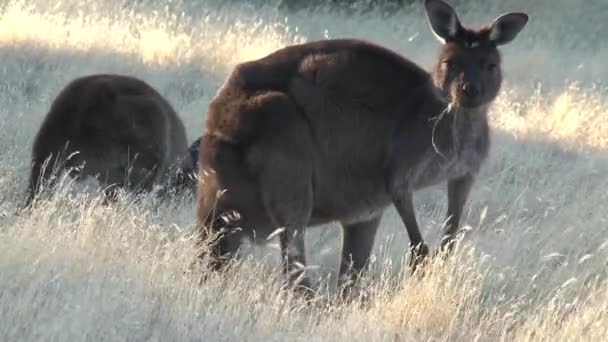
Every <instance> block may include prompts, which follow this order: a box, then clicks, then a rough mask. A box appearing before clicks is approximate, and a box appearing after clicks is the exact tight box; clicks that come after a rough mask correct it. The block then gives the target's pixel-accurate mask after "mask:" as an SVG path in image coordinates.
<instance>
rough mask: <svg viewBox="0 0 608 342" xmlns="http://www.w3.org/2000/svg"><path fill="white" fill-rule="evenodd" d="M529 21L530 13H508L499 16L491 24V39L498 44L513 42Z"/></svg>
mask: <svg viewBox="0 0 608 342" xmlns="http://www.w3.org/2000/svg"><path fill="white" fill-rule="evenodd" d="M527 22H528V15H527V14H525V13H507V14H503V15H501V16H499V17H498V18H496V19H495V20H494V22H493V23H492V26H490V41H491V42H493V43H494V44H495V45H496V46H498V45H504V44H507V43H509V42H511V41H512V40H513V39H515V37H516V36H517V34H518V33H519V32H520V31H521V30H522V29H523V28H524V26H526V23H527Z"/></svg>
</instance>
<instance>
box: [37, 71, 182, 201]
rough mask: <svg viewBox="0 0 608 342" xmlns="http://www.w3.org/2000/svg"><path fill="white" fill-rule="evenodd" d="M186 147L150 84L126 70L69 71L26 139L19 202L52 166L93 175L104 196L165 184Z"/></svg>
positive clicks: (175, 120) (46, 177)
mask: <svg viewBox="0 0 608 342" xmlns="http://www.w3.org/2000/svg"><path fill="white" fill-rule="evenodd" d="M186 152H187V140H186V132H185V128H184V125H183V123H182V121H181V120H180V118H179V117H178V116H177V114H176V113H175V111H174V109H173V108H172V106H171V105H170V104H169V102H168V101H167V100H166V99H164V98H163V97H162V96H161V95H160V94H159V93H158V92H157V91H156V90H155V89H153V88H152V87H151V86H150V85H148V84H147V83H145V82H144V81H142V80H140V79H137V78H135V77H131V76H126V75H114V74H93V75H88V76H83V77H79V78H76V79H74V80H72V81H71V82H70V83H68V84H67V85H66V86H65V87H64V88H63V89H62V90H61V92H60V93H59V94H58V96H57V97H56V98H55V99H54V100H53V102H52V104H51V106H50V110H49V112H48V113H47V115H46V117H45V118H44V120H43V122H42V124H41V126H40V129H39V131H38V133H37V135H36V137H35V139H34V144H33V147H32V163H31V172H30V178H29V184H28V189H27V197H26V201H25V206H29V205H30V204H31V202H32V200H33V199H34V197H35V195H36V194H37V193H38V192H39V191H40V190H41V184H42V183H43V182H46V181H51V182H52V179H51V174H52V171H53V170H52V166H53V165H56V166H57V165H58V166H59V171H68V170H69V171H68V172H69V175H70V176H73V177H75V178H76V179H77V180H80V181H83V182H84V181H87V179H91V177H93V178H94V179H95V180H97V181H98V183H99V184H100V185H102V186H103V187H104V188H106V189H105V193H106V194H107V195H109V196H108V198H111V197H112V196H111V195H112V194H113V191H114V190H116V189H117V188H118V187H121V188H125V189H130V190H146V191H149V190H152V188H153V186H154V185H162V184H168V183H169V182H168V180H169V178H170V177H171V176H172V174H173V172H174V171H175V170H176V168H177V165H178V163H179V160H180V159H183V158H184V157H185V154H186ZM68 157H69V158H68ZM79 168H80V169H79Z"/></svg>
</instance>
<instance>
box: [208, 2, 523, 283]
mask: <svg viewBox="0 0 608 342" xmlns="http://www.w3.org/2000/svg"><path fill="white" fill-rule="evenodd" d="M424 5H425V8H426V13H427V16H428V20H429V23H430V28H431V29H432V31H433V32H434V33H435V35H436V36H437V37H438V38H439V40H440V41H441V42H442V46H441V49H440V51H439V57H438V62H437V64H436V66H435V67H434V70H433V72H432V74H429V73H428V72H427V71H425V70H423V69H422V68H420V67H419V66H417V65H416V64H414V63H413V62H411V61H409V60H408V59H405V58H404V57H402V56H400V55H398V54H397V53H395V52H392V51H390V50H388V49H386V48H383V47H381V46H378V45H375V44H373V43H371V42H366V41H361V40H355V39H335V40H322V41H316V42H309V43H305V44H301V45H294V46H290V47H286V48H283V49H280V50H278V51H276V52H274V53H272V54H270V55H268V56H266V57H263V58H261V59H258V60H255V61H250V62H247V63H243V64H240V65H237V66H236V68H235V69H234V70H233V71H232V73H231V74H230V75H229V77H228V79H227V80H226V82H225V83H224V85H223V86H222V88H221V89H220V90H219V92H218V94H217V96H216V97H215V98H214V99H213V101H212V102H211V104H210V107H209V111H208V114H207V119H206V127H205V131H204V134H203V136H202V139H201V146H200V156H199V158H200V161H201V167H200V171H199V177H200V182H199V186H198V213H197V215H198V222H199V227H200V238H201V239H205V238H208V237H209V236H210V235H209V234H211V233H213V236H216V235H215V233H217V232H218V231H220V229H222V228H224V229H223V230H222V231H224V233H222V234H219V237H218V238H217V239H218V240H216V241H214V243H213V244H212V247H211V253H210V254H211V256H212V259H211V260H215V261H214V262H212V264H213V265H215V266H216V267H218V268H219V267H221V266H222V265H223V264H224V263H223V262H222V261H221V260H222V259H224V258H222V257H223V256H225V255H230V254H233V253H234V252H235V251H236V250H237V248H238V246H239V242H240V239H241V238H242V237H247V238H251V239H255V238H256V237H257V238H262V239H263V238H265V237H267V236H268V235H270V234H272V233H273V232H274V231H275V230H276V229H278V228H280V230H278V232H280V233H279V236H280V247H281V257H282V260H283V270H284V272H285V273H286V274H288V275H289V276H288V279H289V280H290V282H292V283H295V284H298V283H299V285H301V286H304V287H308V286H309V280H308V278H307V277H306V276H305V275H303V267H302V266H304V265H306V260H305V256H304V255H305V254H304V231H305V229H306V227H308V226H313V225H319V224H323V223H328V222H332V221H339V222H340V223H341V225H342V227H343V246H342V261H341V266H340V275H341V279H342V281H345V282H346V283H345V285H346V286H345V290H349V289H351V288H352V284H353V283H354V281H355V280H357V279H358V278H357V277H356V275H358V273H359V271H361V270H362V269H363V267H364V266H365V265H366V263H367V260H368V258H369V255H370V251H371V249H372V245H373V243H374V237H375V234H376V230H377V228H378V226H379V223H380V220H381V217H382V214H383V212H384V210H385V209H386V208H387V207H388V206H389V205H391V204H393V205H394V206H395V207H396V209H397V211H398V213H399V215H400V217H401V219H402V221H403V223H404V225H405V228H406V230H407V233H408V235H409V238H410V242H411V245H412V252H413V253H414V258H413V260H416V261H414V263H413V265H412V266H413V267H415V266H416V264H417V262H419V260H421V258H420V257H424V256H426V255H427V254H428V247H427V246H426V244H425V243H424V240H423V238H422V236H421V234H420V230H419V227H418V223H417V220H416V215H415V212H414V204H413V193H414V192H415V191H416V190H418V189H422V188H425V187H428V186H431V185H435V184H438V183H440V182H443V181H447V198H448V210H447V217H448V219H447V230H446V232H445V239H444V240H443V242H442V247H444V248H445V247H448V249H449V247H450V246H451V241H452V240H453V238H454V237H455V234H456V232H457V230H458V226H459V221H460V219H461V215H462V211H463V206H464V204H465V201H466V200H467V197H468V194H469V191H470V189H471V186H472V184H473V181H474V179H475V176H476V174H477V173H478V171H479V169H480V167H481V165H482V163H483V161H484V159H485V158H486V156H487V153H488V146H489V126H488V120H487V112H488V107H489V106H490V104H491V103H492V102H493V100H494V99H495V98H496V96H497V94H498V93H499V90H500V87H501V82H502V75H501V58H500V53H499V51H498V50H497V46H499V45H504V44H507V43H509V42H511V41H512V40H513V39H514V38H515V37H516V36H517V34H518V33H519V32H520V30H521V29H522V28H523V27H524V26H525V24H526V23H527V21H528V16H527V15H526V14H524V13H509V14H504V15H501V16H499V17H498V18H496V19H495V20H494V21H493V22H492V23H491V24H490V25H488V26H486V27H483V28H481V29H479V30H472V29H468V28H465V27H463V26H462V25H461V23H460V21H459V19H458V17H457V15H456V13H455V12H454V10H453V9H452V7H450V6H449V5H448V4H446V3H444V2H442V1H440V0H426V1H425V2H424ZM234 212H236V213H238V215H234V214H231V215H224V214H228V213H234ZM220 218H222V219H220ZM226 222H228V224H226ZM222 226H224V227H222ZM236 227H238V228H240V229H231V228H236ZM273 235H274V234H273ZM349 284H350V285H349Z"/></svg>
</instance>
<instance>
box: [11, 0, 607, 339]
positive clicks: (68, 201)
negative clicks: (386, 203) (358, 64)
mask: <svg viewBox="0 0 608 342" xmlns="http://www.w3.org/2000/svg"><path fill="white" fill-rule="evenodd" d="M464 2H465V1H460V2H459V3H463V4H460V5H459V6H457V7H456V9H457V11H458V13H459V15H460V18H461V20H462V21H463V23H464V24H465V25H467V24H468V25H477V24H481V23H484V22H488V21H490V20H492V19H493V18H494V17H496V16H497V15H499V14H500V13H502V12H504V11H525V12H527V13H528V14H529V15H530V22H529V23H528V26H527V27H526V28H525V29H524V30H523V31H522V33H521V34H520V35H519V36H518V37H517V38H516V40H515V41H514V42H513V43H511V44H510V45H507V46H505V47H504V48H503V49H502V52H503V63H504V78H505V82H504V85H503V90H502V92H501V94H500V97H499V99H498V100H497V102H496V103H495V104H494V106H493V107H492V110H491V114H490V116H491V125H492V130H493V131H492V149H491V153H490V157H489V160H488V162H487V163H486V164H485V166H484V168H483V171H482V175H481V177H480V178H479V179H478V181H477V183H476V186H475V188H474V190H473V193H472V196H471V198H470V201H469V204H468V206H467V209H466V210H467V211H466V217H465V219H464V224H465V225H466V226H467V228H468V229H467V234H466V235H465V236H464V238H463V240H462V242H461V244H460V246H459V249H458V250H457V253H456V254H455V255H454V257H453V258H451V259H449V260H447V261H446V262H436V263H434V264H432V265H430V267H429V269H428V271H427V274H426V276H425V277H424V278H423V279H417V278H416V277H410V276H408V275H407V274H404V273H403V272H402V271H403V270H404V268H403V267H402V265H403V263H404V262H407V260H405V258H406V253H405V250H406V248H407V244H408V237H407V234H406V233H405V229H404V228H403V225H402V224H401V222H400V220H399V219H398V217H397V215H396V213H395V211H394V209H392V208H391V209H390V210H389V211H388V212H387V213H386V214H385V216H384V219H383V223H382V229H381V230H380V231H379V234H378V236H377V238H376V245H375V248H374V263H373V265H372V269H371V270H370V272H368V273H367V276H366V279H365V283H366V284H367V288H368V289H369V290H370V293H371V298H370V299H369V300H368V301H367V302H365V304H366V305H361V303H358V302H354V303H349V304H341V303H332V298H334V297H333V293H334V292H335V273H336V270H337V267H338V258H337V256H338V254H339V251H340V244H341V242H340V241H341V240H340V237H341V234H340V231H339V229H337V226H334V225H331V226H326V227H318V228H315V229H311V230H309V231H308V234H307V257H308V260H309V264H310V265H311V266H314V267H312V271H311V272H313V274H314V279H316V280H317V281H316V282H317V283H318V286H319V289H320V290H319V298H318V303H317V304H314V305H306V304H304V303H303V302H302V301H301V300H300V299H299V298H297V297H294V296H292V295H291V293H290V292H289V291H284V290H282V289H281V286H282V283H281V279H282V277H281V273H280V272H279V271H278V269H277V265H278V254H279V253H278V249H277V243H276V241H270V242H269V244H268V245H267V246H249V245H245V248H244V250H243V257H242V258H241V259H240V260H239V262H238V263H237V264H235V265H234V267H233V268H232V269H231V270H230V271H228V272H227V273H225V274H221V275H217V274H213V275H211V276H210V277H209V279H207V281H205V282H204V283H202V284H199V282H198V277H197V276H198V275H200V270H196V269H194V270H193V269H190V268H189V265H190V262H191V261H192V258H193V254H192V250H191V247H192V239H191V236H190V233H191V231H192V228H193V224H194V208H195V203H194V201H193V199H192V198H188V197H185V198H181V199H178V200H176V201H175V202H172V203H162V204H159V203H155V201H154V200H153V199H151V198H139V199H136V200H134V199H132V198H124V199H122V200H121V201H120V202H119V203H118V204H117V205H114V206H109V207H106V206H101V205H99V199H98V198H97V197H95V196H94V194H93V195H91V194H89V195H86V194H82V195H78V194H74V193H71V192H69V191H67V190H65V191H63V190H62V191H60V192H58V193H57V195H56V196H54V197H52V198H51V199H49V200H48V201H45V202H43V203H41V204H40V206H39V208H38V209H37V210H36V211H35V212H34V213H32V214H31V215H21V216H17V215H15V209H16V207H17V205H18V203H19V201H20V200H21V199H22V197H23V194H24V190H25V185H26V180H27V175H28V163H29V153H30V148H31V145H32V141H33V137H34V134H35V133H36V130H37V129H38V126H39V124H40V122H41V120H42V118H43V116H44V115H45V113H46V111H47V109H48V106H49V104H50V101H51V100H52V99H53V98H54V96H56V94H57V93H58V91H59V90H60V89H61V88H62V87H63V86H64V85H65V84H66V83H67V82H68V81H70V80H71V79H73V78H74V77H77V76H81V75H85V74H89V73H96V72H114V73H125V74H131V75H135V76H137V77H140V78H142V79H144V80H145V81H147V82H148V83H150V84H151V85H152V86H154V87H155V88H157V89H158V90H159V91H160V92H161V93H162V94H163V95H165V96H166V97H167V98H168V100H169V101H170V102H171V103H172V104H173V105H174V106H175V108H176V110H177V111H178V113H179V114H180V116H181V117H182V119H183V120H184V122H185V123H186V126H187V130H188V139H189V140H190V141H192V140H194V139H196V138H197V137H198V136H199V135H200V134H201V132H202V128H203V122H204V119H205V113H206V107H207V105H208V103H209V101H210V100H211V98H212V97H213V96H214V95H215V93H216V91H217V89H218V88H219V86H220V85H221V83H222V82H223V80H224V77H225V76H226V75H227V73H228V72H229V71H230V69H231V67H232V66H233V65H234V64H235V63H238V62H240V61H244V60H248V59H253V58H257V57H261V56H263V55H265V54H267V53H269V52H271V51H273V50H275V49H277V48H280V47H283V46H286V45H289V44H293V43H298V42H304V41H309V40H314V39H321V38H323V37H329V38H335V37H361V38H367V39H371V40H374V41H377V42H381V43H383V44H385V45H386V46H388V47H390V48H392V49H394V50H396V51H399V52H401V53H403V54H404V55H406V56H408V57H410V58H411V59H413V60H414V61H416V62H417V63H419V64H420V65H422V66H424V67H425V68H427V69H428V68H430V67H431V65H432V63H433V62H434V58H435V53H436V51H437V49H438V43H437V41H436V40H435V39H434V37H433V36H432V34H431V32H430V30H429V28H428V25H427V23H426V21H425V17H424V16H423V12H422V8H421V7H422V6H414V7H412V8H409V9H407V10H404V11H403V12H402V13H395V14H394V15H393V16H390V17H386V18H382V17H380V16H379V15H378V14H377V13H365V14H351V15H339V14H327V13H324V12H322V11H319V12H317V13H315V14H314V15H310V14H293V15H289V16H288V17H286V15H285V13H281V12H279V11H277V10H276V9H275V8H274V7H273V6H272V5H268V6H263V5H260V4H259V3H258V2H250V3H249V4H247V3H234V4H232V3H230V4H225V5H222V6H220V5H218V4H219V3H220V2H213V1H210V0H201V1H194V0H181V1H179V0H178V1H172V0H154V1H146V0H143V1H137V2H134V1H126V0H124V1H122V2H121V1H115V2H105V1H102V0H64V1H62V2H57V3H52V2H48V1H43V0H40V1H36V0H23V1H12V0H11V1H3V2H1V3H0V60H1V61H2V63H1V66H0V145H1V146H2V149H1V150H0V189H1V191H0V341H72V340H76V341H81V340H95V341H118V340H129V341H143V340H146V341H149V340H152V341H296V340H298V341H300V340H301V341H331V340H336V341H342V340H343V341H421V340H432V341H472V340H478V341H497V340H505V341H512V340H515V341H565V340H567V341H579V340H580V341H599V340H603V339H606V337H608V288H607V284H608V283H607V282H608V263H607V260H608V259H607V257H608V221H607V219H608V214H607V211H606V209H607V208H608V191H607V189H608V150H607V149H608V87H607V84H606V83H605V81H604V80H605V79H608V68H607V67H605V60H606V58H608V43H607V41H606V39H605V37H604V36H603V34H604V32H606V31H607V30H608V22H607V21H606V20H605V18H606V15H608V5H607V4H606V3H605V1H603V0H587V1H585V3H584V5H583V4H582V3H580V2H574V1H568V0H537V1H534V2H531V1H527V0H510V1H499V0H491V1H490V0H489V1H481V0H471V1H467V2H466V3H464ZM416 207H417V215H418V219H419V221H420V224H421V228H422V230H423V234H424V236H425V238H426V240H427V242H428V243H429V244H430V245H431V246H432V247H433V248H434V247H436V246H437V245H438V242H439V237H440V234H441V231H440V230H441V227H442V223H443V220H444V215H445V210H446V200H445V193H444V186H439V187H436V188H431V189H428V190H425V191H422V192H420V193H418V194H417V195H416ZM326 299H329V301H328V300H326Z"/></svg>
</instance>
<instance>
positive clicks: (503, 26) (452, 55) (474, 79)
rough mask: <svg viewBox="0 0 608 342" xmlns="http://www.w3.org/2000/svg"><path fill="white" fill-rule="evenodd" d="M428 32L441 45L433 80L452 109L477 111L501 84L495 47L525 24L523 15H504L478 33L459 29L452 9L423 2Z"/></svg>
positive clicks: (432, 1) (427, 0)
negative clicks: (430, 31)
mask: <svg viewBox="0 0 608 342" xmlns="http://www.w3.org/2000/svg"><path fill="white" fill-rule="evenodd" d="M424 5H425V8H426V13H427V17H428V22H429V25H430V27H431V30H432V31H433V33H434V34H435V36H436V37H437V39H438V40H439V41H440V42H441V43H442V46H441V48H440V51H439V59H438V62H437V64H436V65H435V69H434V71H433V79H434V81H435V84H436V85H437V87H439V88H441V89H442V90H443V92H444V93H445V95H446V96H448V98H449V99H450V101H451V103H452V104H453V105H456V106H458V107H463V108H477V107H482V106H485V105H488V104H489V103H490V102H492V101H493V100H494V99H495V98H496V96H497V95H498V92H499V91H500V86H501V84H502V71H501V58H500V53H499V51H498V49H497V47H498V46H500V45H504V44H507V43H509V42H511V41H512V40H513V39H514V38H515V37H516V36H517V34H518V33H519V32H520V31H521V30H522V29H523V28H524V26H525V25H526V23H527V22H528V16H527V15H526V14H525V13H515V12H513V13H507V14H503V15H500V16H498V17H497V18H496V19H495V20H494V21H493V22H492V23H491V24H489V25H486V26H485V27H482V28H480V29H478V30H475V29H470V28H465V27H463V26H462V25H461V23H460V20H459V19H458V16H457V15H456V12H455V11H454V9H453V8H452V7H451V6H450V5H448V4H446V3H445V2H443V1H441V0H425V1H424Z"/></svg>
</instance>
